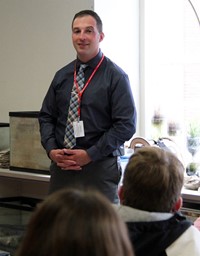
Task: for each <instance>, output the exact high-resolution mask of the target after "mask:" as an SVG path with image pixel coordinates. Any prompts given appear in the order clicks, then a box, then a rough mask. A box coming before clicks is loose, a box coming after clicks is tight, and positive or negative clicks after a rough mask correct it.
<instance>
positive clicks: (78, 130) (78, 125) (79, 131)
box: [73, 121, 85, 138]
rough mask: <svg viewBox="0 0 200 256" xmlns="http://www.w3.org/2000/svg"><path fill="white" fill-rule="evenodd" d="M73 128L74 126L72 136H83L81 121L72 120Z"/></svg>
mask: <svg viewBox="0 0 200 256" xmlns="http://www.w3.org/2000/svg"><path fill="white" fill-rule="evenodd" d="M73 128H74V137H75V138H79V137H84V136H85V132H84V126H83V121H75V122H73Z"/></svg>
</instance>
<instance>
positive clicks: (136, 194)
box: [122, 147, 184, 212]
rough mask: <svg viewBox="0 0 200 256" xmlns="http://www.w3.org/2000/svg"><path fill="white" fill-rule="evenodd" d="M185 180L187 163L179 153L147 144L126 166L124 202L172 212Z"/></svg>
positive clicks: (134, 206)
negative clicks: (179, 157)
mask: <svg viewBox="0 0 200 256" xmlns="http://www.w3.org/2000/svg"><path fill="white" fill-rule="evenodd" d="M183 181H184V166H183V164H182V163H181V162H180V160H179V159H178V158H177V157H176V156H175V154H173V153H171V152H169V151H166V150H164V149H161V148H158V147H143V148H141V149H138V150H137V151H136V152H135V153H134V154H133V155H132V156H131V158H130V160H129V162H128V164H127V166H126V168H125V172H124V179H123V192H124V194H123V202H122V203H123V204H124V205H127V206H130V207H133V208H136V209H139V210H144V211H150V212H170V211H171V210H172V208H173V206H174V204H175V203H176V202H177V200H178V199H179V197H180V196H181V189H182V187H183Z"/></svg>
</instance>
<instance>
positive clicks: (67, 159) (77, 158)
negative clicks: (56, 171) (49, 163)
mask: <svg viewBox="0 0 200 256" xmlns="http://www.w3.org/2000/svg"><path fill="white" fill-rule="evenodd" d="M49 157H50V158H51V160H53V161H54V162H55V163H57V166H59V167H60V168H61V169H62V170H75V171H79V170H81V169H82V166H84V165H86V164H88V163H89V162H91V158H90V156H89V155H88V153H87V151H86V150H83V149H66V148H63V149H52V150H51V151H50V153H49Z"/></svg>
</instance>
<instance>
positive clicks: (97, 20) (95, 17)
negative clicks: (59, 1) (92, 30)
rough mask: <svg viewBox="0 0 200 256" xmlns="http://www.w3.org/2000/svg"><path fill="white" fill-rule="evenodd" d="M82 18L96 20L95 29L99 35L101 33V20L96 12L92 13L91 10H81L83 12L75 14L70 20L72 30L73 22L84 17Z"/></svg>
mask: <svg viewBox="0 0 200 256" xmlns="http://www.w3.org/2000/svg"><path fill="white" fill-rule="evenodd" d="M84 16H92V17H93V18H94V19H95V20H96V23H97V29H98V31H99V33H101V32H102V31H103V23H102V20H101V18H100V17H99V15H98V14H97V13H96V12H94V11H92V10H83V11H80V12H78V13H76V14H75V15H74V18H73V20H72V28H73V23H74V20H75V19H76V18H78V17H84Z"/></svg>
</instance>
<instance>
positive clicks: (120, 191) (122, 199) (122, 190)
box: [118, 185, 124, 204]
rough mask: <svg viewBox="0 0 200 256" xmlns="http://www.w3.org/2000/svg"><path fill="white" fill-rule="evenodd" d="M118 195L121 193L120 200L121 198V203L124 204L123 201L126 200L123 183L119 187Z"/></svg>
mask: <svg viewBox="0 0 200 256" xmlns="http://www.w3.org/2000/svg"><path fill="white" fill-rule="evenodd" d="M118 195H119V200H120V203H121V204H123V201H124V188H123V185H121V186H120V187H119V189H118Z"/></svg>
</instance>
